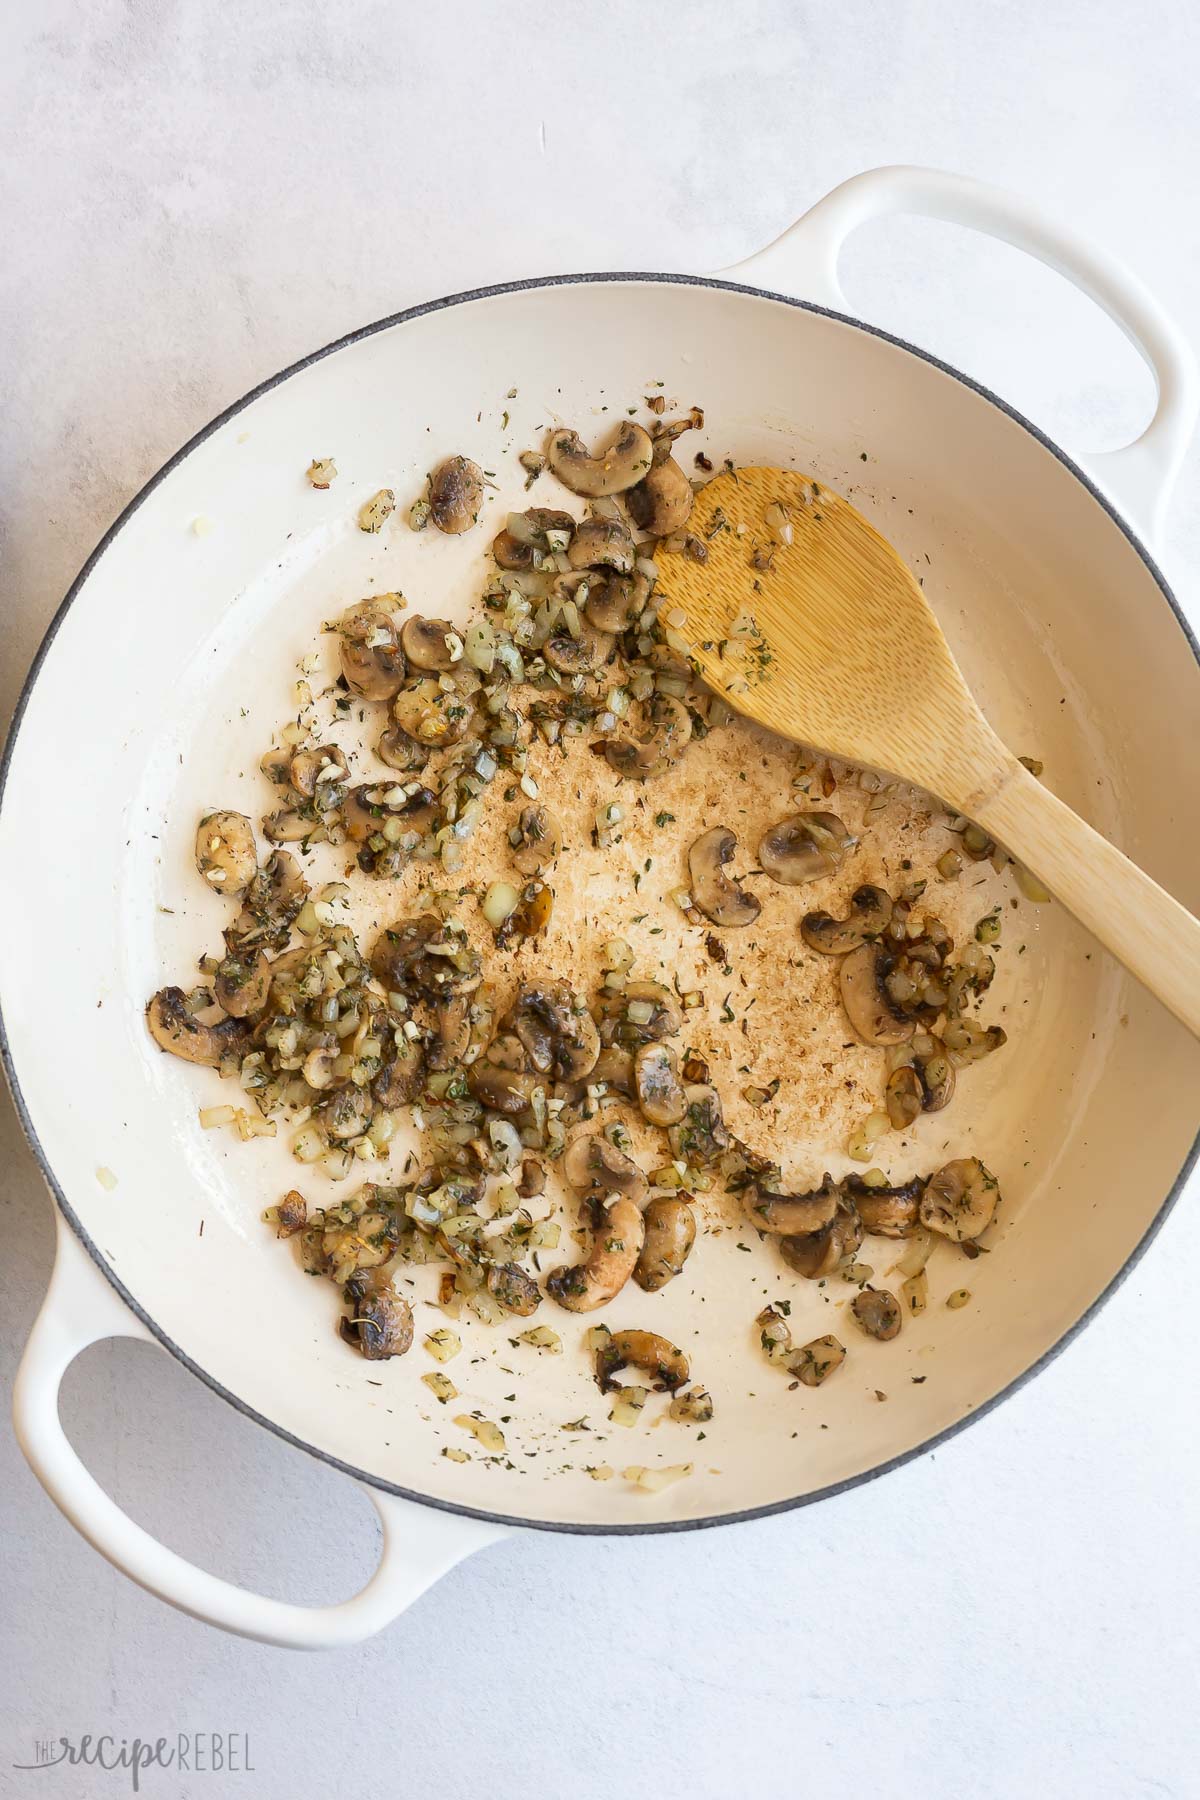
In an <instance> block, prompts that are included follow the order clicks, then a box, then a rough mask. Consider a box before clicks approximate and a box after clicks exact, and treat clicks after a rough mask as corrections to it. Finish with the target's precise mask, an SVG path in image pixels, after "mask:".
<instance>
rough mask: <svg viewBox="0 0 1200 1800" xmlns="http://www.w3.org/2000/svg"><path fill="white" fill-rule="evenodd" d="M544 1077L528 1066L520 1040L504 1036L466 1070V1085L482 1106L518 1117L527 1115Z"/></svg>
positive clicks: (493, 1040) (494, 1040)
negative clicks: (524, 1113)
mask: <svg viewBox="0 0 1200 1800" xmlns="http://www.w3.org/2000/svg"><path fill="white" fill-rule="evenodd" d="M542 1085H543V1082H542V1078H541V1077H540V1076H538V1075H535V1074H534V1073H533V1071H532V1070H531V1069H530V1067H529V1062H528V1058H527V1057H526V1055H525V1046H524V1045H523V1044H522V1042H521V1040H520V1038H517V1037H513V1036H512V1035H511V1033H502V1034H501V1035H500V1036H499V1037H497V1038H493V1039H492V1042H491V1043H490V1044H489V1045H488V1047H487V1049H486V1050H485V1051H484V1052H483V1055H482V1056H479V1057H477V1058H476V1060H475V1061H474V1062H473V1063H472V1064H471V1066H470V1068H469V1069H468V1070H467V1086H468V1087H469V1088H470V1090H471V1093H472V1094H473V1095H474V1097H475V1099H476V1100H478V1101H479V1104H480V1105H481V1106H486V1107H488V1108H489V1109H490V1110H491V1111H492V1112H498V1113H503V1114H504V1115H505V1116H506V1117H507V1118H516V1117H518V1116H519V1114H521V1113H523V1112H527V1111H528V1110H529V1106H530V1103H531V1101H532V1100H533V1095H534V1090H535V1089H536V1088H538V1087H540V1086H542Z"/></svg>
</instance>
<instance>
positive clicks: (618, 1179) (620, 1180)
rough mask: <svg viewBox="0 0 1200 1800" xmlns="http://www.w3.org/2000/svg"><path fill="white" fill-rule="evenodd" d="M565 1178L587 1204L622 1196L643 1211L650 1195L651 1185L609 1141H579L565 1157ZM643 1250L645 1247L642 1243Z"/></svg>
mask: <svg viewBox="0 0 1200 1800" xmlns="http://www.w3.org/2000/svg"><path fill="white" fill-rule="evenodd" d="M562 1166H563V1174H564V1175H565V1176H566V1178H567V1180H568V1182H569V1183H570V1185H571V1186H572V1187H573V1188H574V1189H575V1192H576V1193H577V1194H579V1195H581V1196H582V1197H583V1198H584V1199H585V1200H604V1199H605V1198H606V1197H607V1196H609V1195H612V1194H619V1195H621V1196H623V1197H624V1198H625V1199H627V1200H632V1201H634V1203H635V1204H636V1205H637V1207H638V1208H639V1216H640V1209H641V1207H642V1206H643V1205H644V1204H645V1200H646V1195H647V1194H648V1193H649V1191H650V1186H649V1183H648V1182H647V1180H646V1177H645V1175H644V1173H643V1172H642V1170H641V1169H639V1168H638V1165H637V1164H636V1163H635V1162H634V1160H633V1158H632V1156H626V1154H625V1152H624V1151H623V1150H618V1149H617V1147H616V1145H615V1144H610V1143H609V1141H608V1139H607V1138H606V1137H600V1136H597V1135H595V1134H588V1135H585V1136H582V1137H577V1138H576V1139H575V1140H574V1142H573V1143H571V1144H570V1145H569V1146H568V1147H567V1152H566V1155H565V1156H564V1157H563V1164H562ZM638 1247H639V1249H640V1248H641V1244H640V1241H639V1245H638Z"/></svg>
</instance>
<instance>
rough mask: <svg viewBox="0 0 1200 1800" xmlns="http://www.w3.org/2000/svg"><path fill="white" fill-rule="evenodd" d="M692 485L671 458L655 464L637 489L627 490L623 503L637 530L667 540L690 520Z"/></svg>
mask: <svg viewBox="0 0 1200 1800" xmlns="http://www.w3.org/2000/svg"><path fill="white" fill-rule="evenodd" d="M694 498H695V496H694V495H693V493H692V484H691V482H690V481H689V480H688V478H687V476H686V475H685V474H684V472H683V470H682V469H681V468H680V466H679V464H678V463H677V462H676V461H675V460H674V458H673V457H671V456H664V457H663V459H662V461H661V462H656V463H655V464H654V466H653V468H652V469H651V470H650V471H649V473H648V474H647V475H646V476H645V477H644V479H643V480H641V481H639V482H638V484H637V486H636V487H633V488H630V490H629V493H628V494H627V496H626V500H625V504H626V505H627V506H628V508H629V516H630V518H631V519H632V520H633V522H634V524H635V525H636V526H637V528H638V530H639V531H647V532H649V534H650V536H651V537H657V538H662V537H670V536H671V534H672V532H675V531H682V530H683V527H684V526H685V525H686V524H687V522H688V519H689V518H690V517H691V512H692V502H693V500H694Z"/></svg>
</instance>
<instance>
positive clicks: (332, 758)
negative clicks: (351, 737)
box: [288, 744, 350, 811]
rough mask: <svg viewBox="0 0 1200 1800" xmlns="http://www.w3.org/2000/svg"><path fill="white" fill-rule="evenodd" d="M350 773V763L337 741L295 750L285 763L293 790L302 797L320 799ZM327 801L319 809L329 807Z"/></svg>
mask: <svg viewBox="0 0 1200 1800" xmlns="http://www.w3.org/2000/svg"><path fill="white" fill-rule="evenodd" d="M349 773H350V765H349V764H348V763H347V761H346V757H345V753H344V752H343V751H342V750H341V749H339V747H338V746H337V744H321V745H320V746H319V748H317V749H315V750H295V751H293V753H292V757H291V761H290V762H289V764H288V780H289V781H290V782H291V785H292V786H293V787H294V788H295V790H296V792H297V793H298V794H299V795H300V796H301V797H302V798H303V799H305V800H314V799H316V800H320V798H321V795H322V792H324V794H325V795H327V796H328V795H329V794H331V792H332V791H333V790H334V789H336V788H338V787H339V785H340V784H341V782H342V781H344V780H345V778H346V776H347V775H348V774H349ZM329 804H332V802H329V803H326V804H323V805H322V806H321V808H320V810H322V811H328V810H329Z"/></svg>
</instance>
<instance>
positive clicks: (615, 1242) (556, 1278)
mask: <svg viewBox="0 0 1200 1800" xmlns="http://www.w3.org/2000/svg"><path fill="white" fill-rule="evenodd" d="M644 1236H645V1226H644V1224H643V1221H642V1214H641V1209H640V1208H639V1207H638V1205H637V1204H636V1202H634V1201H633V1200H630V1199H627V1198H626V1197H625V1196H621V1197H620V1198H618V1199H616V1200H614V1201H613V1203H612V1205H611V1206H610V1207H609V1208H608V1209H607V1211H606V1213H605V1215H604V1218H603V1220H602V1221H601V1223H600V1224H599V1226H598V1227H597V1229H596V1231H595V1233H594V1234H593V1239H592V1248H591V1251H590V1253H589V1255H588V1257H587V1260H586V1262H582V1263H576V1264H575V1266H574V1267H573V1268H561V1269H555V1271H554V1273H553V1274H552V1275H551V1276H550V1279H549V1280H548V1281H547V1283H546V1292H547V1293H548V1294H549V1296H550V1298H551V1299H552V1300H556V1301H557V1302H558V1304H559V1306H562V1307H565V1308H566V1310H567V1311H568V1312H595V1310H596V1308H597V1307H600V1306H607V1304H608V1303H609V1301H610V1300H613V1299H615V1298H616V1296H617V1295H618V1294H619V1293H620V1291H621V1289H622V1288H623V1287H624V1286H625V1283H626V1282H627V1281H628V1280H629V1277H630V1276H631V1275H632V1274H633V1271H634V1268H635V1266H636V1264H637V1259H638V1257H639V1255H640V1254H641V1249H642V1241H643V1238H644Z"/></svg>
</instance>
